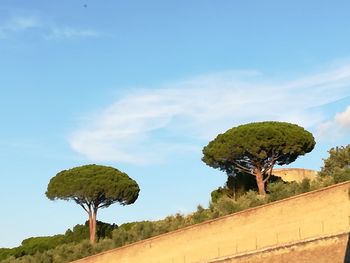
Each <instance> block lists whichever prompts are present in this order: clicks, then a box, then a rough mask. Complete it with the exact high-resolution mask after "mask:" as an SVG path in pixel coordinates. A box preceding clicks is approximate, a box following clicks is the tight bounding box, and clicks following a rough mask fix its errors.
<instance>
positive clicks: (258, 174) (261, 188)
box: [255, 169, 266, 195]
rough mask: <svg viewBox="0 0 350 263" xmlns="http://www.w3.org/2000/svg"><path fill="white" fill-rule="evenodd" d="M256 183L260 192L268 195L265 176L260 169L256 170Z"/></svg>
mask: <svg viewBox="0 0 350 263" xmlns="http://www.w3.org/2000/svg"><path fill="white" fill-rule="evenodd" d="M255 178H256V184H257V185H258V189H259V194H261V195H266V192H265V184H264V177H263V175H262V173H261V171H260V170H259V169H256V170H255Z"/></svg>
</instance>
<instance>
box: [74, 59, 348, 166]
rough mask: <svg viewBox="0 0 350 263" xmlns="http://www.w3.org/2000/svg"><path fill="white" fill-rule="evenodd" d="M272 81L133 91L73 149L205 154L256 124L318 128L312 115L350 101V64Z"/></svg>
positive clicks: (222, 80) (200, 80) (227, 79)
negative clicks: (237, 129)
mask: <svg viewBox="0 0 350 263" xmlns="http://www.w3.org/2000/svg"><path fill="white" fill-rule="evenodd" d="M271 79H272V78H269V76H264V75H263V74H261V73H259V72H255V71H247V72H236V71H228V72H222V73H216V74H209V75H205V76H198V77H195V78H192V79H188V80H183V81H178V82H173V83H169V84H166V85H162V86H160V87H159V88H156V89H143V90H140V89H138V90H133V91H130V92H129V93H128V94H126V95H125V96H123V97H121V98H119V99H118V100H117V101H116V102H115V103H114V104H112V105H110V106H108V107H107V108H106V109H105V110H104V111H102V112H101V113H99V114H97V115H96V116H94V117H91V118H90V119H88V121H87V122H84V123H83V124H82V127H81V128H80V129H78V130H76V131H75V132H73V133H72V134H71V136H70V138H69V141H70V145H71V147H72V148H73V149H74V150H75V151H77V152H78V153H81V154H83V155H85V156H86V157H88V158H89V159H91V160H96V161H102V160H103V161H118V162H127V163H149V162H156V161H161V160H162V159H166V158H167V156H170V155H172V154H174V153H175V154H180V155H181V154H184V153H186V152H187V151H193V150H195V151H197V152H198V151H200V149H201V147H202V146H203V145H204V144H206V143H207V142H208V140H210V139H212V138H213V137H214V136H215V135H216V134H218V133H220V132H224V131H225V130H226V129H228V128H230V127H232V126H235V125H239V124H242V123H247V122H251V121H262V120H279V121H289V122H293V123H297V124H300V125H302V126H304V127H306V128H309V129H310V128H314V127H317V126H319V125H320V124H321V123H323V121H324V116H323V115H322V113H321V112H314V111H309V109H310V108H312V107H316V106H319V105H322V104H326V103H329V102H332V101H335V100H337V99H340V98H343V97H345V96H347V95H348V94H349V90H350V89H349V87H350V65H345V66H343V67H339V68H336V69H331V70H328V71H324V72H321V73H318V74H314V75H309V76H304V77H302V78H299V79H296V80H292V81H286V82H283V81H279V82H276V81H272V80H271ZM340 116H341V117H339V118H340V119H341V120H342V118H343V117H342V116H343V115H340ZM344 116H345V115H344ZM346 116H348V115H346ZM344 118H346V117H344Z"/></svg>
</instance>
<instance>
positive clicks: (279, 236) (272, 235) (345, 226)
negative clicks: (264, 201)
mask: <svg viewBox="0 0 350 263" xmlns="http://www.w3.org/2000/svg"><path fill="white" fill-rule="evenodd" d="M349 187H350V183H348V182H347V183H343V184H339V185H335V186H331V187H328V188H325V189H322V190H318V191H314V192H310V193H306V194H303V195H300V196H297V197H292V198H289V199H286V200H283V201H277V202H275V203H271V204H268V205H265V206H261V207H258V208H253V209H249V210H246V211H243V212H239V213H236V214H233V215H229V216H226V217H222V218H219V219H216V220H212V221H208V222H205V223H202V224H198V225H195V226H191V227H188V228H184V229H181V230H178V231H174V232H171V233H168V234H164V235H161V236H158V237H154V238H151V239H148V240H144V241H141V242H138V243H134V244H131V245H128V246H125V247H122V248H117V249H114V250H111V251H107V252H104V253H101V254H98V255H95V256H91V257H88V258H85V259H81V260H78V261H76V263H112V262H118V263H134V262H135V263H136V262H137V263H140V262H147V263H163V262H164V263H180V262H181V263H188V262H208V261H210V260H212V259H214V258H220V257H226V256H233V255H237V254H242V253H245V252H250V251H254V250H257V249H263V248H268V247H276V246H279V245H281V244H287V243H290V242H297V241H301V240H306V239H310V238H315V237H322V236H328V235H334V234H339V233H344V232H349V230H350V199H349ZM242 262H243V261H242ZM247 262H249V261H247ZM252 262H256V261H252ZM332 262H336V261H332Z"/></svg>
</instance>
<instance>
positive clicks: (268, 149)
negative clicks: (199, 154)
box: [202, 121, 315, 194]
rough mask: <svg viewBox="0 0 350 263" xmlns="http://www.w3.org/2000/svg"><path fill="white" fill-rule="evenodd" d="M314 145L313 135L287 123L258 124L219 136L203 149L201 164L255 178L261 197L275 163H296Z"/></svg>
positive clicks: (229, 173)
mask: <svg viewBox="0 0 350 263" xmlns="http://www.w3.org/2000/svg"><path fill="white" fill-rule="evenodd" d="M314 146H315V140H314V137H313V136H312V134H311V133H309V132H308V131H306V130H304V129H303V128H302V127H299V126H298V125H296V124H290V123H286V122H272V121H270V122H256V123H249V124H245V125H240V126H237V127H234V128H231V129H229V130H228V131H226V132H225V133H223V134H219V135H218V136H217V137H216V138H215V139H214V140H213V141H211V142H209V144H208V145H207V146H205V147H204V148H203V154H204V156H203V158H202V161H203V162H204V163H206V164H207V165H208V166H211V167H213V168H218V169H220V170H222V171H225V172H226V173H227V175H229V176H230V175H231V176H232V175H237V174H238V173H240V172H242V173H245V174H251V175H254V176H255V179H256V183H257V186H258V188H259V193H260V194H265V183H266V182H267V180H268V179H269V177H270V176H271V171H272V168H273V166H274V165H275V164H278V165H283V164H289V163H291V162H294V161H295V160H296V159H297V158H298V157H299V156H300V155H304V154H306V153H308V152H310V151H312V149H313V148H314Z"/></svg>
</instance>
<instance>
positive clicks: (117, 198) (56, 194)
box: [46, 164, 140, 208]
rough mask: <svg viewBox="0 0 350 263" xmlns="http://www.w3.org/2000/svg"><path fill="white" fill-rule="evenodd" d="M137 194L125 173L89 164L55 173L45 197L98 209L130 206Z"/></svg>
mask: <svg viewBox="0 0 350 263" xmlns="http://www.w3.org/2000/svg"><path fill="white" fill-rule="evenodd" d="M139 191H140V189H139V186H138V185H137V183H136V182H135V181H134V180H133V179H131V178H130V177H129V176H128V175H127V174H126V173H123V172H121V171H119V170H118V169H116V168H113V167H108V166H102V165H95V164H91V165H84V166H80V167H75V168H72V169H69V170H63V171H61V172H59V173H58V174H57V175H56V176H55V177H53V178H52V179H51V180H50V183H49V185H48V187H47V191H46V196H47V197H48V198H49V199H51V200H55V199H63V200H74V201H76V202H77V203H78V204H85V203H86V204H88V203H93V204H94V205H95V207H98V208H101V207H108V206H110V205H111V204H113V203H115V202H119V203H120V204H122V205H128V204H132V203H134V202H135V201H136V199H137V197H138V194H139Z"/></svg>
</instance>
